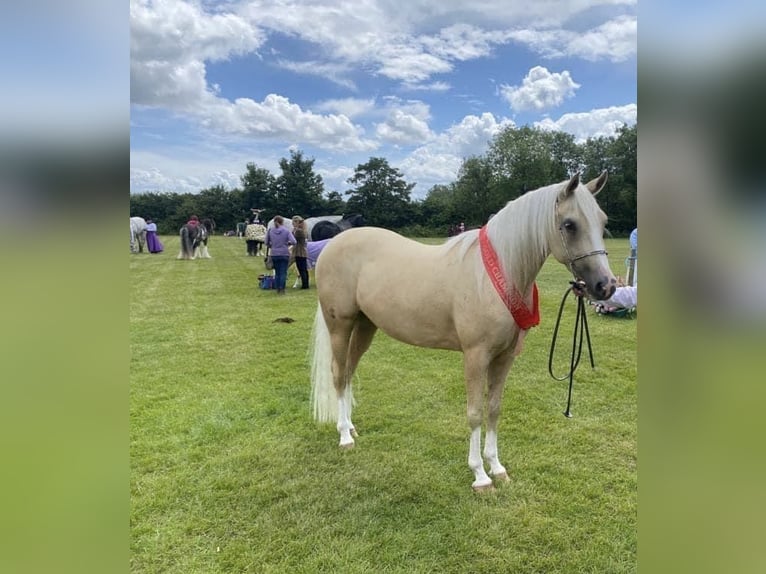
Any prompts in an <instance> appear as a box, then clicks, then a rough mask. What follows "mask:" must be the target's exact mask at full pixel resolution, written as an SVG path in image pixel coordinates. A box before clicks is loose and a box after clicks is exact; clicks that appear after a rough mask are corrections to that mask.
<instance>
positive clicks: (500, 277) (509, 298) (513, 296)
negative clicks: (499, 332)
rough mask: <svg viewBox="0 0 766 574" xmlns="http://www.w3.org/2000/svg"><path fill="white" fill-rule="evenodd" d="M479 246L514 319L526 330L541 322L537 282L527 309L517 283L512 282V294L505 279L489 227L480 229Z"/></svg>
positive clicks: (492, 278) (485, 263) (490, 275)
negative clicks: (530, 308) (529, 306)
mask: <svg viewBox="0 0 766 574" xmlns="http://www.w3.org/2000/svg"><path fill="white" fill-rule="evenodd" d="M479 246H480V247H481V260H482V262H483V263H484V269H486V270H487V274H488V275H489V278H490V279H491V280H492V285H494V287H495V290H496V291H497V294H498V295H500V298H501V299H502V300H503V303H505V306H506V307H507V308H508V310H509V311H510V312H511V315H513V320H514V321H516V324H517V325H518V326H519V327H521V328H522V329H524V330H526V329H529V328H530V327H535V326H537V325H538V324H540V303H539V301H538V295H537V283H533V284H532V310H531V311H530V310H529V309H527V306H526V304H525V303H524V299H523V298H522V296H521V294H520V293H519V291H518V289H516V285H514V284H511V288H510V294H509V289H508V284H507V283H506V281H505V275H504V274H503V268H502V267H501V265H500V261H499V260H498V259H497V253H496V252H495V248H494V247H492V243H490V241H489V236H488V235H487V227H486V226H484V227H482V228H481V229H480V230H479Z"/></svg>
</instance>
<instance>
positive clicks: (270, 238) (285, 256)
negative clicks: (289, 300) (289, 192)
mask: <svg viewBox="0 0 766 574" xmlns="http://www.w3.org/2000/svg"><path fill="white" fill-rule="evenodd" d="M284 223H285V219H284V217H282V216H281V215H277V216H276V217H275V218H274V227H272V228H271V229H269V230H268V231H267V232H266V257H268V256H269V255H271V260H272V261H273V262H274V287H275V288H276V290H277V295H284V294H285V284H286V283H287V265H288V263H289V262H290V245H295V243H296V241H295V236H294V235H293V234H292V232H290V231H289V230H288V229H286V228H285V227H284Z"/></svg>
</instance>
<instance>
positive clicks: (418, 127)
mask: <svg viewBox="0 0 766 574" xmlns="http://www.w3.org/2000/svg"><path fill="white" fill-rule="evenodd" d="M376 134H377V135H378V137H379V138H380V139H382V140H384V141H387V142H390V143H393V144H399V145H411V144H419V143H423V142H425V141H428V140H429V139H430V137H431V130H430V129H429V128H428V123H427V122H426V121H424V120H423V119H421V118H419V117H417V116H416V115H413V114H408V113H406V112H404V111H402V110H393V111H392V112H391V113H390V114H389V116H388V118H386V121H385V122H383V123H380V124H377V128H376Z"/></svg>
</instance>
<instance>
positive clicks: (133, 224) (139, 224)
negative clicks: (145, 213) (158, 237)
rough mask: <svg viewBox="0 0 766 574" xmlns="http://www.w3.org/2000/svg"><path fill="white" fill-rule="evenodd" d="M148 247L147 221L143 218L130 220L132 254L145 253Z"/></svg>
mask: <svg viewBox="0 0 766 574" xmlns="http://www.w3.org/2000/svg"><path fill="white" fill-rule="evenodd" d="M145 245H146V220H145V219H144V218H143V217H131V218H130V252H131V253H136V252H138V253H143V252H144V246H145Z"/></svg>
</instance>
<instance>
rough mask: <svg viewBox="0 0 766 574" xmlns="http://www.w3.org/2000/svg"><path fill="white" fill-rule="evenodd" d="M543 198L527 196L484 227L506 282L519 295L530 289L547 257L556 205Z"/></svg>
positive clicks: (498, 214) (512, 203) (501, 212)
mask: <svg viewBox="0 0 766 574" xmlns="http://www.w3.org/2000/svg"><path fill="white" fill-rule="evenodd" d="M541 191H542V190H540V191H539V192H537V193H540V192H541ZM538 199H539V200H538ZM546 199H547V198H546V197H545V196H541V197H539V198H536V197H533V196H532V193H529V194H527V195H525V196H522V197H520V198H518V199H516V200H515V201H513V202H511V203H509V204H508V205H506V207H504V208H503V209H502V210H500V211H499V212H498V213H497V215H495V217H493V218H492V220H491V221H490V222H489V223H488V224H487V231H488V234H489V237H490V240H491V241H492V245H493V246H494V248H495V251H496V252H497V254H498V257H499V258H500V260H501V261H502V264H503V269H504V270H505V272H506V274H507V275H508V277H507V280H508V281H509V282H513V284H514V285H516V288H517V289H518V290H519V292H521V293H527V292H528V290H529V289H530V288H531V287H532V283H534V281H535V278H536V277H537V275H538V274H539V273H540V270H541V269H542V267H543V264H544V263H545V260H546V259H547V258H548V255H549V254H550V247H549V246H548V241H547V237H548V232H549V230H548V226H549V225H551V224H552V221H553V220H552V217H553V213H554V209H555V207H554V205H555V204H554V203H551V205H548V203H550V202H549V201H546ZM549 211H550V214H549V213H548V212H549Z"/></svg>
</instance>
